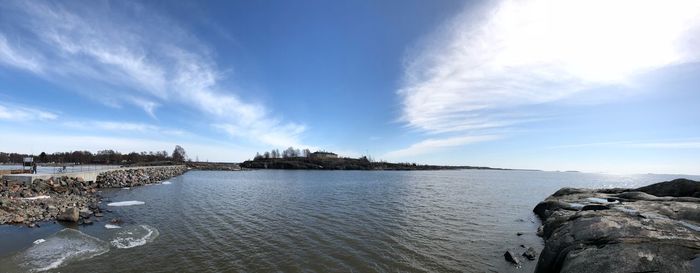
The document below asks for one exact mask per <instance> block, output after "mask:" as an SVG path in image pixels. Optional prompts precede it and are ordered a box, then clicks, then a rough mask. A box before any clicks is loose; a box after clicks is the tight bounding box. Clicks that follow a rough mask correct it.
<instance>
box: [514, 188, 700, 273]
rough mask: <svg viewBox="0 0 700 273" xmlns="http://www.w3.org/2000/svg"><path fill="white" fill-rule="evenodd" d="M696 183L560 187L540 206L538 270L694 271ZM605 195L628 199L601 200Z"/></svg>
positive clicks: (698, 233)
mask: <svg viewBox="0 0 700 273" xmlns="http://www.w3.org/2000/svg"><path fill="white" fill-rule="evenodd" d="M692 183H698V182H695V181H690V180H674V181H670V182H663V183H659V184H654V185H651V186H647V187H642V188H639V189H626V190H624V189H615V190H572V189H566V190H563V191H562V190H560V191H558V192H557V193H558V194H555V195H552V196H550V197H548V198H547V199H546V200H545V201H544V202H541V203H540V204H538V205H537V207H535V209H534V212H535V213H536V214H537V215H538V216H539V217H540V219H541V220H542V222H543V225H542V227H543V230H542V232H541V233H540V232H538V235H540V236H542V238H543V239H544V240H545V247H544V249H543V250H542V252H541V253H540V255H539V260H538V262H537V268H536V270H535V272H584V273H585V272H688V273H689V272H692V270H693V268H692V262H691V261H692V260H693V259H694V258H695V257H696V256H698V255H700V199H698V198H695V196H697V191H696V188H695V186H694V185H697V184H692ZM652 193H655V194H654V195H652ZM656 194H660V196H664V197H659V196H656ZM602 199H605V200H618V201H622V202H614V203H607V204H600V203H596V201H598V200H602ZM567 204H568V205H567ZM571 204H580V205H582V206H580V207H579V206H572V205H571ZM528 251H529V249H528ZM533 251H534V250H533ZM526 253H527V251H526ZM526 253H524V254H523V256H525V254H526ZM529 256H532V255H528V256H525V257H527V258H529ZM532 257H533V258H534V256H532Z"/></svg>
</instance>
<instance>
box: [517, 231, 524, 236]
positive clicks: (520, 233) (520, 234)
mask: <svg viewBox="0 0 700 273" xmlns="http://www.w3.org/2000/svg"><path fill="white" fill-rule="evenodd" d="M523 234H525V233H522V232H518V233H515V235H518V236H522V235H523Z"/></svg>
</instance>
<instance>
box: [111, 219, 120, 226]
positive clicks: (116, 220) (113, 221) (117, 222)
mask: <svg viewBox="0 0 700 273" xmlns="http://www.w3.org/2000/svg"><path fill="white" fill-rule="evenodd" d="M109 222H110V223H112V224H115V225H117V224H121V223H122V219H119V218H112V220H110V221H109Z"/></svg>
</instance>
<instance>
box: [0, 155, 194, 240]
mask: <svg viewBox="0 0 700 273" xmlns="http://www.w3.org/2000/svg"><path fill="white" fill-rule="evenodd" d="M186 171H187V168H186V167H185V166H162V167H149V168H140V169H126V170H119V169H117V170H112V171H108V172H104V173H102V174H100V175H98V176H97V179H96V181H85V180H83V179H81V178H74V177H69V176H61V177H52V178H49V179H47V180H42V179H36V180H34V181H33V182H32V183H31V184H29V185H25V184H23V183H21V182H15V181H9V180H5V179H2V181H0V224H25V225H27V226H30V227H34V226H36V225H37V222H42V221H51V220H60V221H68V222H77V223H81V224H90V223H92V221H93V220H92V219H94V218H93V217H96V218H99V217H102V213H103V211H102V208H100V195H99V189H101V188H122V187H136V186H142V185H146V184H153V183H158V182H160V181H163V180H166V179H168V178H171V177H174V176H178V175H181V174H183V173H184V172H186Z"/></svg>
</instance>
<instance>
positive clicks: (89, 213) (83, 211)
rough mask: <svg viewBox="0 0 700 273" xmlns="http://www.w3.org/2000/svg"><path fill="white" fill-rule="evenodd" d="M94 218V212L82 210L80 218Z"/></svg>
mask: <svg viewBox="0 0 700 273" xmlns="http://www.w3.org/2000/svg"><path fill="white" fill-rule="evenodd" d="M90 216H92V211H91V210H81V211H80V217H82V218H90Z"/></svg>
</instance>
